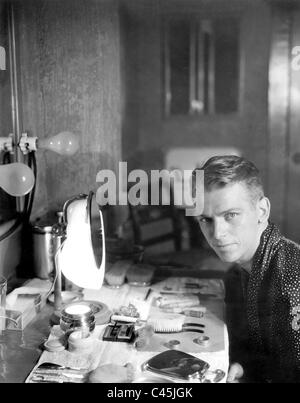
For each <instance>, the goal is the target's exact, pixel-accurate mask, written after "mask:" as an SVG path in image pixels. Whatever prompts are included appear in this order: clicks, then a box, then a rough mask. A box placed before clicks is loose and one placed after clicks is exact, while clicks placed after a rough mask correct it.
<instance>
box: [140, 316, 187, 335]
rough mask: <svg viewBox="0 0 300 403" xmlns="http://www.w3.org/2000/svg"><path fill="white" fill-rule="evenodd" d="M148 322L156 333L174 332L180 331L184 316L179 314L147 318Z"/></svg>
mask: <svg viewBox="0 0 300 403" xmlns="http://www.w3.org/2000/svg"><path fill="white" fill-rule="evenodd" d="M148 323H149V324H151V326H153V328H154V331H155V332H156V333H176V332H181V331H182V326H183V323H184V316H183V315H180V314H175V315H166V317H152V318H149V320H148Z"/></svg>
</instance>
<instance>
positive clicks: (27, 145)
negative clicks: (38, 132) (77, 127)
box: [19, 131, 79, 155]
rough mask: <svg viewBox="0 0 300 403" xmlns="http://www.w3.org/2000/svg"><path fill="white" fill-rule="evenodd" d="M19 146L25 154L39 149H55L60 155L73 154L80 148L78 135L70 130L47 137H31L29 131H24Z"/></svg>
mask: <svg viewBox="0 0 300 403" xmlns="http://www.w3.org/2000/svg"><path fill="white" fill-rule="evenodd" d="M19 147H20V149H21V151H22V152H23V154H28V153H29V152H31V151H37V149H45V150H51V151H54V152H56V153H58V154H60V155H73V154H75V153H76V152H77V151H78V149H79V140H78V137H77V136H76V135H75V134H74V133H72V132H69V131H64V132H60V133H58V134H56V135H55V136H52V137H48V138H46V139H39V138H38V137H29V136H28V135H27V133H22V135H21V139H20V142H19Z"/></svg>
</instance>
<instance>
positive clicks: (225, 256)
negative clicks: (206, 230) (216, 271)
mask: <svg viewBox="0 0 300 403" xmlns="http://www.w3.org/2000/svg"><path fill="white" fill-rule="evenodd" d="M216 253H217V255H218V256H219V258H220V259H221V260H222V262H224V263H235V262H237V261H238V260H239V257H238V256H237V255H236V254H235V253H224V252H223V253H222V252H220V251H216Z"/></svg>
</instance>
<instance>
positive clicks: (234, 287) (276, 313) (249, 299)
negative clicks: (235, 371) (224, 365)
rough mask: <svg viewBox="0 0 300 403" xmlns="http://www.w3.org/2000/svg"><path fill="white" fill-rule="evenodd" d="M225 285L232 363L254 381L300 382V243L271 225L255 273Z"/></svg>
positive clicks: (238, 273) (234, 272) (239, 273)
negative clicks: (237, 363) (238, 364)
mask: <svg viewBox="0 0 300 403" xmlns="http://www.w3.org/2000/svg"><path fill="white" fill-rule="evenodd" d="M225 284H226V308H227V322H228V331H229V339H230V355H231V357H230V358H231V361H232V362H239V363H240V364H241V365H242V366H243V367H244V370H245V373H246V376H248V380H250V381H253V382H255V381H257V382H300V246H299V245H297V244H296V243H294V242H292V241H291V240H288V239H286V238H284V237H283V236H282V235H281V234H280V232H279V230H278V229H277V228H276V226H275V225H274V224H271V223H270V224H269V225H268V227H267V228H266V230H265V231H264V232H263V234H262V236H261V240H260V244H259V247H258V249H257V251H256V253H255V255H254V258H253V263H252V267H251V271H250V274H249V273H247V272H246V271H245V270H244V269H242V268H241V267H237V266H234V267H233V268H232V269H230V270H229V271H228V273H227V276H226V279H225Z"/></svg>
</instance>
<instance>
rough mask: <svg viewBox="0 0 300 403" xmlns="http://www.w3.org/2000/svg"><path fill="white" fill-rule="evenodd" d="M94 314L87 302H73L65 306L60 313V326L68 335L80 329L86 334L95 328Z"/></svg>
mask: <svg viewBox="0 0 300 403" xmlns="http://www.w3.org/2000/svg"><path fill="white" fill-rule="evenodd" d="M95 322H96V321H95V315H94V312H93V310H92V309H91V308H90V307H89V306H88V305H87V304H80V303H78V302H75V303H73V304H69V305H67V306H65V308H64V309H63V311H62V313H61V318H60V328H61V329H62V330H63V331H64V332H65V333H66V334H67V335H68V334H70V333H72V332H74V331H77V330H80V331H81V332H82V335H86V336H88V335H89V334H90V332H92V331H93V330H94V329H95Z"/></svg>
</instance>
